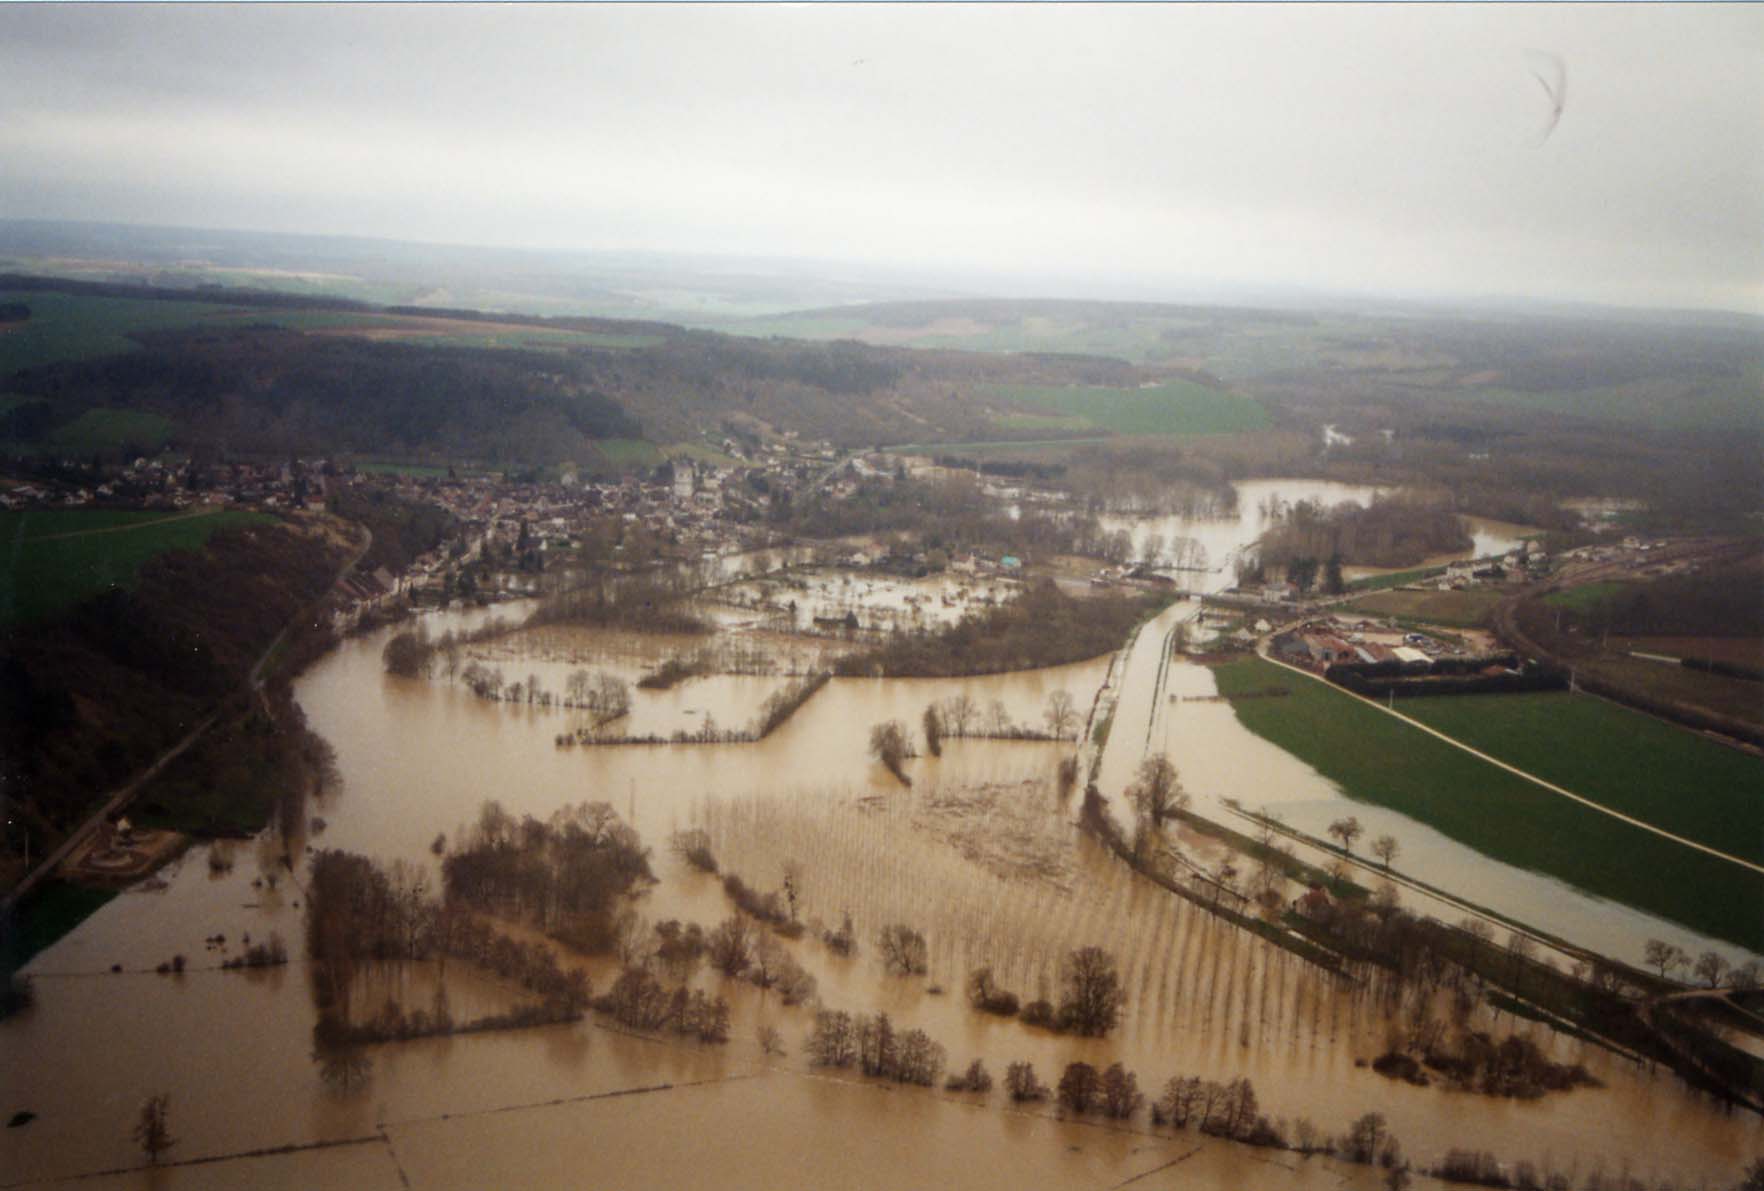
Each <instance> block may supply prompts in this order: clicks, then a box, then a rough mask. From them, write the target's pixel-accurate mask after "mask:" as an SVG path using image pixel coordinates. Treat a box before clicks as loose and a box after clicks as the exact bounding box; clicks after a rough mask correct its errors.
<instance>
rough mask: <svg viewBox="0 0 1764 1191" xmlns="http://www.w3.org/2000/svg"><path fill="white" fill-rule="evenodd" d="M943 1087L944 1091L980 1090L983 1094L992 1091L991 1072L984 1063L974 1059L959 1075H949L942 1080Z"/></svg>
mask: <svg viewBox="0 0 1764 1191" xmlns="http://www.w3.org/2000/svg"><path fill="white" fill-rule="evenodd" d="M943 1088H944V1091H946V1092H980V1093H982V1094H984V1093H986V1092H990V1091H992V1072H990V1071H988V1070H987V1069H986V1064H985V1063H983V1062H981V1061H980V1060H979V1059H975V1060H974V1061H973V1062H972V1063H969V1064H968V1069H967V1070H966V1071H964V1072H962V1073H961V1074H960V1075H952V1076H950V1077H949V1079H948V1080H946V1081H945V1082H944V1085H943Z"/></svg>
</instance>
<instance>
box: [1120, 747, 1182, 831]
mask: <svg viewBox="0 0 1764 1191" xmlns="http://www.w3.org/2000/svg"><path fill="white" fill-rule="evenodd" d="M1131 793H1132V797H1133V802H1134V805H1136V806H1137V807H1138V808H1139V813H1140V814H1142V815H1144V816H1145V817H1146V818H1147V819H1149V820H1151V821H1152V823H1153V824H1158V823H1162V822H1163V821H1164V820H1165V819H1167V818H1169V817H1170V816H1171V815H1172V814H1174V813H1175V812H1177V811H1178V810H1182V809H1185V808H1186V807H1187V806H1188V802H1189V798H1188V794H1187V792H1186V791H1184V790H1183V789H1182V782H1181V780H1180V778H1179V777H1178V776H1177V773H1176V766H1175V765H1174V764H1173V763H1172V762H1171V761H1170V758H1169V757H1167V756H1165V755H1164V754H1163V753H1156V754H1154V755H1153V756H1150V757H1147V758H1146V759H1145V760H1144V761H1141V762H1140V763H1139V770H1138V772H1137V773H1136V774H1135V775H1134V780H1133V786H1132V791H1131Z"/></svg>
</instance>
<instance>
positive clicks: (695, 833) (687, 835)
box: [673, 827, 717, 876]
mask: <svg viewBox="0 0 1764 1191" xmlns="http://www.w3.org/2000/svg"><path fill="white" fill-rule="evenodd" d="M673 847H674V854H675V855H676V856H678V857H679V858H680V859H681V860H684V861H685V862H686V863H687V864H690V865H691V866H692V867H693V868H695V869H697V870H698V871H699V872H701V873H710V874H711V875H712V876H715V875H716V872H717V858H716V855H715V853H713V852H712V851H711V843H710V833H709V832H708V831H705V830H704V829H703V828H702V827H690V828H687V829H685V830H682V831H676V832H674V838H673Z"/></svg>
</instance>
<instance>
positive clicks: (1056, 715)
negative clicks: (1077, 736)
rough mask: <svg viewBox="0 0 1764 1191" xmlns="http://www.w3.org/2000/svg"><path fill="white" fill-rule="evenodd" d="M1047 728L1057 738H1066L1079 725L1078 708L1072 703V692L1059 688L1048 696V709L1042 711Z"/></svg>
mask: <svg viewBox="0 0 1764 1191" xmlns="http://www.w3.org/2000/svg"><path fill="white" fill-rule="evenodd" d="M1041 718H1042V719H1043V720H1045V721H1046V722H1047V730H1048V732H1049V734H1050V735H1052V736H1053V738H1054V739H1055V740H1064V739H1066V738H1067V737H1068V736H1070V735H1071V734H1072V732H1073V729H1075V728H1076V727H1077V726H1078V710H1077V708H1076V707H1074V706H1073V704H1072V692H1070V691H1067V690H1063V689H1062V690H1057V691H1055V692H1054V693H1053V694H1051V695H1049V696H1048V697H1047V710H1046V711H1044V712H1042V713H1041Z"/></svg>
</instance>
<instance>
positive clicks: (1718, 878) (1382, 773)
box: [1214, 658, 1764, 952]
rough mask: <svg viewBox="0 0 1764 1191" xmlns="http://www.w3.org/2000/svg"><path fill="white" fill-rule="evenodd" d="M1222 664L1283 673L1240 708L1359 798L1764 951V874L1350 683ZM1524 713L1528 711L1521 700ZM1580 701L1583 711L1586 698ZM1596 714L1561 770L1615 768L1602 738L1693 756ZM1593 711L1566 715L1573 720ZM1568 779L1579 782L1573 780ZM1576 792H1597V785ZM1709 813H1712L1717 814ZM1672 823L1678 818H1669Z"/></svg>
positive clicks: (1238, 670)
mask: <svg viewBox="0 0 1764 1191" xmlns="http://www.w3.org/2000/svg"><path fill="white" fill-rule="evenodd" d="M1214 674H1215V676H1216V678H1217V681H1218V684H1219V691H1220V693H1221V694H1224V695H1227V696H1230V695H1233V694H1239V693H1245V692H1249V691H1255V690H1263V689H1266V688H1268V687H1270V686H1275V685H1280V686H1286V687H1289V688H1290V689H1291V692H1292V693H1291V695H1290V696H1289V697H1287V698H1282V699H1244V700H1241V701H1237V702H1234V703H1233V704H1232V708H1233V710H1234V711H1235V712H1236V714H1237V717H1238V719H1239V721H1241V722H1242V723H1243V725H1244V726H1245V727H1246V728H1248V729H1249V730H1250V731H1252V732H1254V733H1255V734H1256V735H1258V736H1260V737H1262V738H1264V739H1266V740H1268V741H1271V742H1272V743H1274V744H1276V745H1278V746H1279V747H1281V748H1283V749H1285V750H1286V751H1287V752H1289V753H1291V754H1293V755H1294V756H1296V757H1298V758H1300V759H1301V760H1303V761H1305V762H1306V763H1308V764H1310V765H1311V766H1313V767H1314V768H1316V769H1317V771H1318V772H1320V773H1321V774H1323V776H1325V777H1327V778H1328V779H1330V780H1331V781H1333V782H1335V783H1336V784H1338V785H1339V786H1341V788H1342V789H1343V790H1344V791H1345V792H1346V793H1347V795H1348V797H1350V798H1352V799H1356V800H1359V801H1362V802H1369V803H1373V804H1375V805H1378V806H1385V807H1390V808H1391V809H1393V810H1397V811H1400V812H1402V813H1403V814H1405V815H1408V816H1410V817H1411V818H1413V819H1416V820H1419V821H1420V822H1423V823H1426V824H1428V825H1429V826H1431V827H1433V828H1435V829H1436V830H1438V831H1440V832H1442V833H1443V834H1445V835H1447V836H1449V837H1451V838H1452V839H1454V840H1457V841H1458V842H1459V843H1462V844H1465V845H1466V846H1468V847H1471V848H1474V849H1475V850H1476V851H1478V852H1481V853H1483V854H1484V855H1486V856H1490V857H1493V858H1495V859H1497V860H1501V861H1505V862H1506V863H1508V864H1512V865H1516V866H1518V867H1520V868H1525V869H1530V870H1532V871H1535V872H1540V873H1544V874H1547V875H1549V876H1553V877H1556V878H1559V879H1561V880H1563V881H1566V882H1568V883H1569V884H1571V885H1575V886H1578V887H1579V888H1581V889H1583V890H1585V891H1587V892H1588V893H1591V894H1594V895H1596V896H1599V897H1603V898H1608V899H1610V900H1612V901H1617V902H1621V903H1623V904H1625V905H1630V906H1634V907H1636V908H1637V909H1640V910H1643V911H1645V912H1647V913H1650V914H1655V915H1658V916H1660V917H1662V918H1668V919H1671V920H1673V921H1675V922H1679V923H1683V924H1684V925H1685V926H1688V927H1690V928H1691V929H1693V930H1697V931H1700V932H1702V933H1704V934H1708V935H1711V936H1714V937H1717V938H1722V939H1727V940H1729V941H1731V942H1734V943H1737V944H1739V945H1741V946H1744V947H1746V948H1748V949H1750V950H1752V951H1755V952H1764V915H1760V914H1759V913H1758V907H1759V906H1761V905H1764V874H1759V873H1756V872H1753V871H1751V870H1749V869H1746V868H1742V867H1741V866H1739V865H1736V864H1733V863H1730V862H1728V861H1725V860H1721V859H1719V858H1717V857H1714V856H1710V855H1708V854H1707V853H1703V852H1698V851H1696V850H1695V849H1692V848H1687V847H1685V846H1683V845H1681V844H1675V843H1673V842H1672V841H1670V840H1666V839H1662V838H1660V837H1659V836H1657V835H1653V834H1651V833H1649V832H1647V831H1643V830H1642V829H1640V828H1638V827H1635V826H1633V825H1631V824H1628V823H1624V822H1621V821H1620V820H1617V819H1613V818H1611V817H1610V816H1609V815H1604V814H1601V813H1599V812H1598V811H1595V810H1592V809H1591V808H1588V807H1584V806H1581V805H1580V804H1578V803H1575V802H1573V801H1571V800H1569V799H1566V798H1563V797H1561V796H1559V795H1556V794H1552V793H1550V792H1549V791H1547V790H1544V789H1542V788H1540V787H1538V786H1537V785H1535V784H1533V783H1531V782H1528V781H1526V780H1525V779H1523V778H1521V777H1518V776H1516V775H1514V774H1510V773H1508V772H1506V771H1505V770H1502V769H1499V768H1497V767H1495V766H1493V765H1490V764H1488V763H1487V762H1485V761H1482V760H1480V759H1478V758H1476V757H1472V756H1471V755H1469V754H1468V753H1465V752H1463V751H1461V750H1459V749H1456V748H1454V747H1452V746H1451V745H1449V744H1447V743H1445V742H1444V741H1441V740H1438V739H1435V738H1434V737H1431V736H1428V735H1427V734H1426V733H1424V732H1421V731H1419V730H1418V729H1416V728H1415V727H1413V726H1412V725H1408V724H1405V723H1403V722H1402V721H1401V720H1399V719H1397V718H1395V717H1393V716H1389V715H1386V714H1385V713H1383V712H1382V711H1380V710H1379V709H1378V708H1376V707H1374V706H1372V705H1371V704H1369V703H1366V702H1365V701H1364V700H1361V699H1358V698H1356V697H1354V696H1353V695H1350V694H1348V693H1347V692H1345V691H1341V690H1337V689H1335V688H1333V687H1329V686H1326V685H1325V684H1323V683H1320V682H1314V681H1311V680H1310V679H1306V678H1300V677H1298V676H1297V675H1294V674H1292V673H1291V672H1290V671H1288V670H1286V669H1284V668H1283V667H1279V666H1276V665H1274V664H1273V663H1271V662H1268V661H1264V660H1263V659H1261V658H1244V659H1240V660H1238V661H1235V662H1231V663H1229V664H1227V665H1224V666H1220V667H1218V668H1217V669H1215V670H1214ZM1509 698H1513V697H1512V696H1504V695H1483V696H1470V697H1466V698H1465V699H1464V700H1462V702H1464V703H1469V702H1470V701H1472V700H1475V699H1480V700H1486V701H1489V702H1491V703H1499V702H1501V701H1504V700H1506V699H1509ZM1426 702H1428V700H1425V699H1413V700H1410V701H1409V705H1408V707H1406V708H1403V707H1400V706H1399V710H1404V711H1412V710H1415V709H1416V708H1417V707H1418V706H1419V705H1421V704H1423V703H1426ZM1540 710H1541V711H1542V713H1543V714H1554V713H1555V712H1556V710H1557V709H1555V708H1553V707H1550V706H1549V705H1547V704H1546V705H1544V707H1543V708H1541V709H1540ZM1432 714H1441V715H1451V714H1459V715H1465V716H1470V717H1478V716H1481V717H1486V718H1492V719H1495V720H1501V719H1503V718H1504V717H1505V716H1506V713H1504V712H1502V711H1501V710H1500V709H1498V708H1497V709H1496V710H1495V711H1493V712H1487V711H1478V710H1475V709H1472V710H1470V711H1468V712H1464V711H1459V712H1456V713H1453V712H1451V711H1449V710H1448V711H1442V712H1438V713H1432ZM1512 714H1513V717H1514V718H1515V719H1516V718H1517V717H1518V716H1519V715H1520V714H1521V713H1519V712H1517V711H1516V712H1514V713H1512ZM1574 714H1575V715H1579V714H1581V713H1580V712H1579V709H1574ZM1590 716H1591V717H1592V718H1590V719H1589V720H1587V721H1584V722H1588V723H1595V724H1596V725H1597V727H1598V733H1599V734H1598V735H1595V736H1592V737H1590V738H1589V739H1587V740H1586V741H1584V742H1575V743H1574V744H1573V745H1572V746H1567V745H1562V744H1558V745H1557V746H1556V747H1557V748H1558V750H1559V751H1560V752H1562V753H1563V754H1564V756H1563V758H1562V759H1561V760H1560V761H1558V762H1557V767H1556V769H1555V770H1554V772H1556V773H1558V774H1562V775H1563V776H1567V775H1568V774H1570V773H1573V774H1576V775H1579V776H1580V777H1583V778H1586V777H1588V776H1589V775H1590V776H1591V777H1595V778H1596V776H1597V775H1598V774H1599V773H1600V772H1605V771H1606V770H1605V765H1606V763H1605V762H1604V761H1603V760H1602V759H1601V758H1599V757H1598V756H1596V755H1594V754H1596V753H1598V752H1600V751H1602V752H1604V753H1605V754H1607V755H1610V756H1612V757H1613V758H1614V759H1613V760H1612V761H1611V762H1610V763H1609V764H1610V765H1613V766H1614V765H1616V764H1617V761H1616V759H1615V758H1621V759H1622V760H1623V761H1624V762H1626V763H1628V764H1631V765H1633V766H1635V767H1636V768H1637V769H1643V768H1644V766H1645V767H1648V768H1647V770H1644V771H1652V772H1661V771H1662V770H1665V769H1669V768H1670V767H1671V766H1672V765H1673V764H1675V763H1677V764H1684V763H1685V761H1684V758H1685V757H1686V756H1687V755H1690V754H1686V753H1683V752H1680V751H1677V747H1676V742H1672V743H1662V742H1661V741H1659V740H1656V739H1655V738H1654V737H1652V736H1651V735H1648V736H1636V735H1633V734H1630V735H1625V736H1624V737H1623V739H1622V741H1621V747H1619V743H1618V742H1617V741H1616V739H1615V738H1614V736H1613V735H1612V734H1613V733H1614V732H1616V729H1615V728H1613V726H1612V725H1611V723H1610V722H1608V721H1600V720H1598V719H1597V717H1598V713H1597V712H1593V713H1590ZM1582 722H1583V721H1581V720H1580V719H1577V718H1570V719H1569V720H1567V723H1569V724H1570V725H1573V724H1579V723H1582ZM1668 731H1672V730H1671V729H1668ZM1710 747H1713V746H1710ZM1722 764H1723V762H1722V761H1721V760H1720V759H1716V758H1712V757H1710V756H1708V755H1706V754H1702V753H1696V754H1695V764H1694V766H1693V771H1694V772H1695V773H1697V774H1699V775H1707V774H1713V773H1717V772H1725V770H1723V769H1722V768H1721V766H1722ZM1752 764H1753V765H1754V766H1756V765H1757V764H1758V763H1757V762H1752ZM1739 772H1740V773H1741V774H1742V775H1743V773H1744V771H1743V770H1741V771H1739ZM1755 772H1756V771H1755V770H1754V774H1755ZM1540 776H1543V775H1540ZM1552 780H1553V779H1552ZM1688 783H1689V779H1688V778H1687V779H1686V781H1685V782H1684V783H1680V784H1679V786H1678V788H1680V789H1684V788H1688ZM1559 784H1561V785H1564V786H1566V787H1567V788H1568V789H1576V787H1575V786H1574V785H1573V784H1571V783H1569V782H1566V781H1563V782H1560V783H1559ZM1757 789H1758V786H1757V778H1756V776H1753V777H1752V778H1751V780H1750V784H1749V785H1742V786H1741V787H1740V788H1738V789H1736V790H1734V791H1732V792H1731V793H1724V794H1723V795H1722V798H1723V800H1724V801H1725V802H1726V803H1727V804H1728V805H1729V806H1730V807H1731V806H1732V805H1734V804H1736V803H1738V802H1739V801H1740V800H1741V799H1742V798H1743V797H1744V796H1745V795H1747V794H1755V793H1756V791H1757ZM1625 790H1627V792H1625ZM1576 792H1577V793H1581V794H1583V795H1585V796H1587V797H1592V796H1593V794H1592V793H1591V792H1590V791H1587V790H1578V789H1576ZM1600 796H1601V797H1609V798H1611V799H1613V800H1614V804H1615V800H1617V799H1620V798H1634V799H1636V800H1637V801H1636V802H1634V803H1633V804H1630V803H1626V804H1623V805H1624V806H1625V808H1627V807H1628V806H1630V805H1635V806H1637V807H1640V806H1641V805H1643V801H1644V798H1643V796H1640V795H1637V794H1636V793H1635V791H1634V788H1633V787H1618V786H1610V787H1607V788H1606V789H1605V790H1604V791H1603V792H1602V793H1601V794H1600ZM1659 797H1663V796H1659ZM1656 799H1657V796H1654V795H1646V796H1645V801H1646V805H1648V806H1650V807H1657V806H1658V805H1660V803H1659V801H1657V800H1656ZM1688 813H1689V812H1685V813H1681V815H1680V818H1677V819H1674V820H1673V822H1680V821H1683V819H1684V817H1685V814H1688ZM1696 813H1698V814H1701V813H1702V812H1696ZM1724 813H1725V812H1724ZM1754 813H1755V812H1754ZM1638 817H1640V816H1638ZM1710 818H1711V821H1714V819H1715V816H1710ZM1661 826H1662V827H1665V828H1667V829H1671V827H1670V824H1668V823H1662V824H1661ZM1684 834H1686V835H1687V836H1688V835H1690V832H1688V831H1686V832H1685V833H1684ZM1726 842H1727V843H1728V845H1729V847H1728V850H1730V851H1734V852H1736V853H1739V854H1742V855H1750V854H1752V853H1753V852H1755V851H1756V847H1755V842H1754V846H1753V847H1752V848H1750V849H1749V850H1746V851H1742V847H1743V845H1742V844H1741V843H1739V842H1737V841H1734V840H1733V839H1732V838H1731V837H1728V838H1727V840H1726ZM1415 875H1416V876H1417V877H1419V878H1420V879H1421V880H1426V879H1427V877H1428V874H1427V873H1426V872H1417V873H1416V874H1415Z"/></svg>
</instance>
